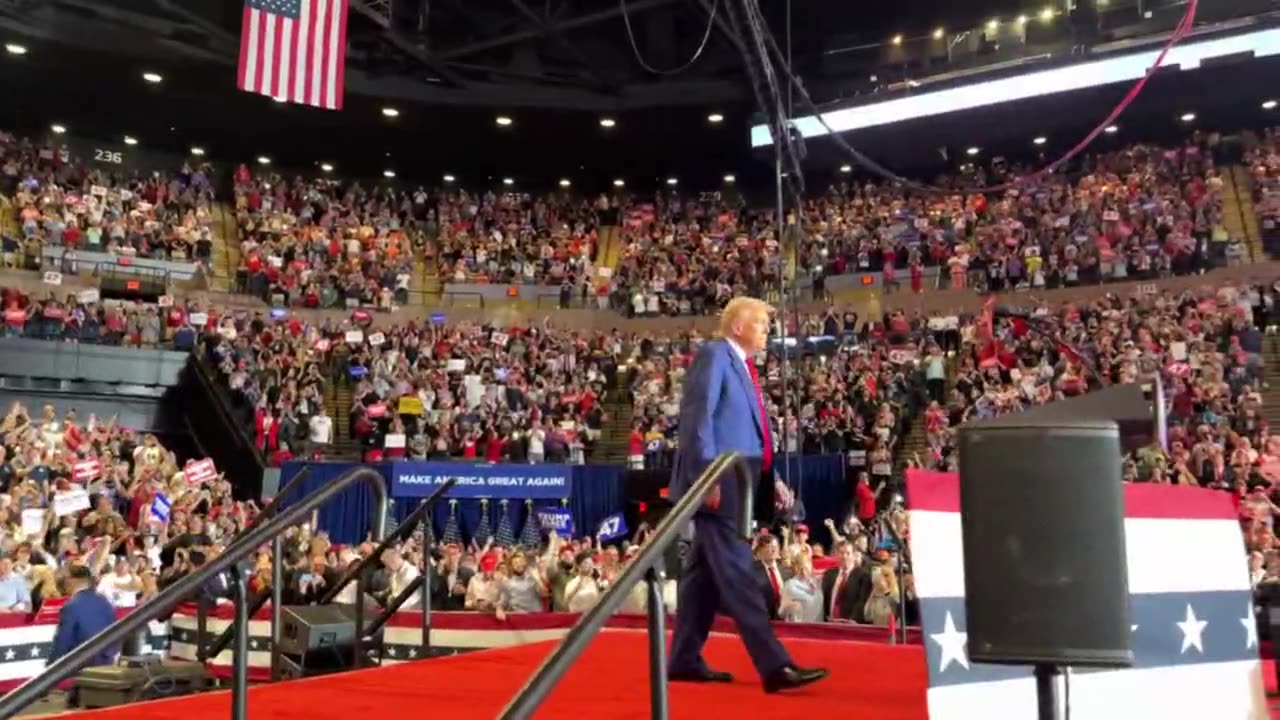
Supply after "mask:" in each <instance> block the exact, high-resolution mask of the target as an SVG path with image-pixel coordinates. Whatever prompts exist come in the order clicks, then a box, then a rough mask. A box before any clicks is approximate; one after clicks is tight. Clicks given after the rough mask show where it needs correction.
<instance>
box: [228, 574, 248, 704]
mask: <svg viewBox="0 0 1280 720" xmlns="http://www.w3.org/2000/svg"><path fill="white" fill-rule="evenodd" d="M229 571H230V575H231V593H232V598H233V600H234V601H235V629H236V646H235V649H234V650H232V654H231V720H245V718H246V716H247V714H248V690H249V593H248V589H247V588H246V587H245V583H244V571H243V570H241V569H240V566H239V565H238V564H233V565H232V566H231V567H230V568H229Z"/></svg>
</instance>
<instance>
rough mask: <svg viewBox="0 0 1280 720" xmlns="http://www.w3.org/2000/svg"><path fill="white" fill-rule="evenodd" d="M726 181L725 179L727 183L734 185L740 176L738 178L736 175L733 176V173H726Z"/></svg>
mask: <svg viewBox="0 0 1280 720" xmlns="http://www.w3.org/2000/svg"><path fill="white" fill-rule="evenodd" d="M724 181H725V183H727V184H729V185H732V184H734V183H735V182H737V181H738V178H736V177H734V176H732V175H725V176H724Z"/></svg>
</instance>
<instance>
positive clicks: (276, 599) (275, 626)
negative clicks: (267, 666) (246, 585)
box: [271, 535, 284, 682]
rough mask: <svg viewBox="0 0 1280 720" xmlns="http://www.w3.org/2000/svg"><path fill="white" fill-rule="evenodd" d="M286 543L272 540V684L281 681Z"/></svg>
mask: <svg viewBox="0 0 1280 720" xmlns="http://www.w3.org/2000/svg"><path fill="white" fill-rule="evenodd" d="M283 545H284V543H282V542H280V536H279V535H277V536H275V537H274V538H271V682H275V681H276V680H278V679H280V611H281V609H282V606H283V604H284V601H283V598H284V560H283V558H281V553H282V552H283V551H284V547H283Z"/></svg>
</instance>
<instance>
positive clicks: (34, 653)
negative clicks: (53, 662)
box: [31, 645, 40, 658]
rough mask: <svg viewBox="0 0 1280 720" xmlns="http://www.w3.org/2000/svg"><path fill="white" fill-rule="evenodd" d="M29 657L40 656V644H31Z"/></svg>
mask: <svg viewBox="0 0 1280 720" xmlns="http://www.w3.org/2000/svg"><path fill="white" fill-rule="evenodd" d="M31 657H33V658H38V657H40V646H39V645H32V646H31Z"/></svg>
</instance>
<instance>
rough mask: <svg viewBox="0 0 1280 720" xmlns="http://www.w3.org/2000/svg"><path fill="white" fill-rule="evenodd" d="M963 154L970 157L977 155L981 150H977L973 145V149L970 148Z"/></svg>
mask: <svg viewBox="0 0 1280 720" xmlns="http://www.w3.org/2000/svg"><path fill="white" fill-rule="evenodd" d="M965 152H966V153H968V154H970V155H977V154H978V153H980V152H982V148H979V147H977V146H976V145H975V146H974V147H971V148H969V149H968V150H965Z"/></svg>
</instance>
